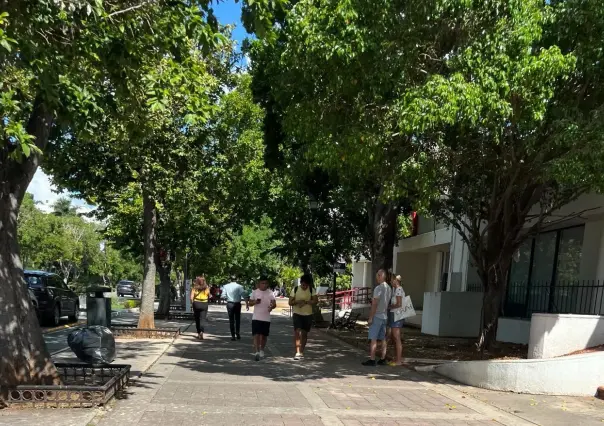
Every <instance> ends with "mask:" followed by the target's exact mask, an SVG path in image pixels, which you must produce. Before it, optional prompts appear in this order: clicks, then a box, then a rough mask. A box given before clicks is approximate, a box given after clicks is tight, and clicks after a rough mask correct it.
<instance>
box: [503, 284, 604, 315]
mask: <svg viewBox="0 0 604 426" xmlns="http://www.w3.org/2000/svg"><path fill="white" fill-rule="evenodd" d="M533 313H552V314H583V315H604V281H600V280H585V281H579V280H571V281H559V282H556V283H553V284H552V283H550V282H547V281H545V282H536V283H526V282H514V283H510V284H509V285H508V288H507V292H506V297H505V302H504V306H503V314H504V315H505V316H506V317H522V318H530V317H531V315H532V314H533Z"/></svg>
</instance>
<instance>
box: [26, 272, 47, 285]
mask: <svg viewBox="0 0 604 426" xmlns="http://www.w3.org/2000/svg"><path fill="white" fill-rule="evenodd" d="M25 282H26V283H27V286H28V287H32V288H42V287H44V277H41V276H39V275H26V276H25Z"/></svg>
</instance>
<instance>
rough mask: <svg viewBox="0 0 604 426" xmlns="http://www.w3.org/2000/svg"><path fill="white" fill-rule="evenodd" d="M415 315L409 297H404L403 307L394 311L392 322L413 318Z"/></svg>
mask: <svg viewBox="0 0 604 426" xmlns="http://www.w3.org/2000/svg"><path fill="white" fill-rule="evenodd" d="M415 315H416V313H415V308H414V307H413V303H412V302H411V297H410V296H405V301H404V303H403V306H402V307H400V308H398V309H397V310H396V311H394V321H395V322H398V321H400V320H403V319H405V318H410V317H414V316H415Z"/></svg>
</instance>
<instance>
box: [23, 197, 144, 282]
mask: <svg viewBox="0 0 604 426" xmlns="http://www.w3.org/2000/svg"><path fill="white" fill-rule="evenodd" d="M18 233H19V242H20V245H21V258H22V259H23V266H24V268H29V269H44V270H48V271H54V272H57V273H58V274H60V275H61V276H62V277H63V278H64V279H66V280H68V281H69V282H70V284H71V285H74V286H76V287H77V288H78V289H83V288H84V287H86V286H87V285H88V284H90V283H99V282H103V283H105V284H107V285H112V284H115V283H116V282H117V281H119V280H120V279H126V278H130V279H137V280H140V278H139V277H138V275H139V274H140V271H139V268H138V266H137V263H136V261H135V260H134V259H132V257H131V256H129V255H128V253H126V252H120V251H117V250H116V249H115V248H114V247H113V246H111V245H110V244H104V245H103V248H102V249H101V241H102V233H103V228H102V227H101V226H100V225H99V224H96V223H90V222H86V221H85V220H84V219H82V218H81V217H78V216H56V215H55V214H54V213H50V214H47V213H44V212H42V211H40V210H39V209H38V208H37V207H36V205H35V203H34V201H33V197H32V196H31V194H26V195H25V197H24V199H23V204H22V206H21V210H20V212H19V218H18Z"/></svg>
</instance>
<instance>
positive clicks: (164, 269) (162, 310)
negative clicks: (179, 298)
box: [155, 250, 172, 315]
mask: <svg viewBox="0 0 604 426" xmlns="http://www.w3.org/2000/svg"><path fill="white" fill-rule="evenodd" d="M156 251H157V250H156ZM155 266H156V268H157V272H159V307H158V308H157V313H158V314H161V315H168V314H169V313H170V302H171V300H172V293H171V291H170V290H171V287H172V285H171V284H172V283H171V282H170V271H171V270H172V267H171V265H170V263H169V262H167V263H166V264H165V265H162V262H161V259H160V257H159V254H158V253H156V255H155Z"/></svg>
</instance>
